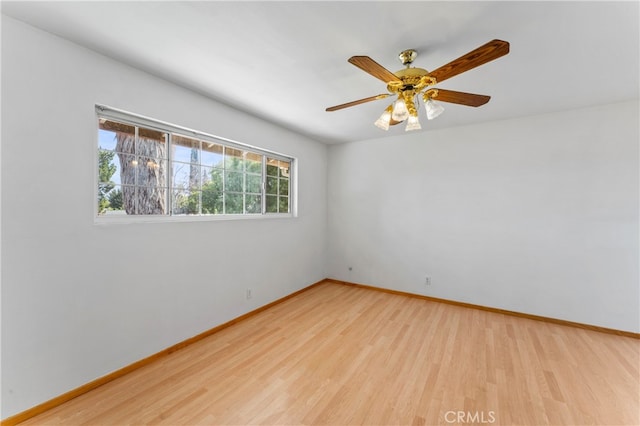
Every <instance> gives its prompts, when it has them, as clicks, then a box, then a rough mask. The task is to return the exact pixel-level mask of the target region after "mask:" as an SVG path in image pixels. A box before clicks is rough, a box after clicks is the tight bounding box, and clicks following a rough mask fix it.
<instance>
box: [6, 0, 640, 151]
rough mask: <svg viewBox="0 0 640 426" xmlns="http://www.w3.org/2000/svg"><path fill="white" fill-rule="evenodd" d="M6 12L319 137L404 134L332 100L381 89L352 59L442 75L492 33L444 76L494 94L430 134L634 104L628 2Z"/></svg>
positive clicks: (61, 6) (637, 66)
mask: <svg viewBox="0 0 640 426" xmlns="http://www.w3.org/2000/svg"><path fill="white" fill-rule="evenodd" d="M1 6H2V13H3V14H6V15H8V16H11V17H14V18H17V19H20V20H22V21H25V22H27V23H29V24H32V25H34V26H36V27H40V28H42V29H44V30H46V31H49V32H52V33H54V34H57V35H60V36H62V37H64V38H67V39H69V40H72V41H74V42H76V43H79V44H81V45H84V46H86V47H89V48H91V49H93V50H96V51H98V52H101V53H103V54H105V55H107V56H110V57H113V58H115V59H117V60H119V61H122V62H125V63H128V64H131V65H132V66H135V67H137V68H140V69H142V70H145V71H147V72H149V73H152V74H155V75H157V76H160V77H162V78H165V79H167V80H170V81H173V82H175V83H177V84H180V85H182V86H184V87H187V88H189V89H192V90H195V91H197V92H199V93H202V94H204V95H206V96H209V97H211V98H213V99H216V100H218V101H222V102H224V103H226V104H228V105H230V106H233V107H235V108H237V109H240V110H243V111H246V112H248V113H251V114H253V115H256V116H259V117H261V118H263V119H265V120H268V121H271V122H274V123H277V124H278V125H281V126H283V127H286V128H289V129H291V130H293V131H296V132H298V133H302V134H305V135H308V136H309V137H311V138H313V139H315V140H318V141H321V142H325V143H341V142H347V141H354V140H363V139H371V138H378V137H385V136H390V135H392V134H402V133H404V125H398V126H395V127H392V128H391V129H390V130H389V131H388V132H384V131H382V130H380V129H378V128H376V127H374V126H373V121H375V119H376V118H377V117H378V116H379V115H380V113H381V112H382V111H383V110H384V109H385V108H386V106H387V105H388V104H389V100H387V101H384V100H380V101H374V102H370V103H367V104H363V105H358V106H355V107H352V108H348V109H344V110H340V111H335V112H325V108H326V107H328V106H332V105H336V104H341V103H345V102H348V101H352V100H356V99H361V98H365V97H368V96H373V95H376V94H379V93H385V92H386V88H385V84H384V83H383V82H381V81H379V80H377V79H376V78H374V77H372V76H370V75H368V74H366V73H365V72H363V71H361V70H360V69H358V68H356V67H354V66H353V65H351V64H349V63H348V62H347V59H348V58H349V57H351V56H353V55H367V56H370V57H371V58H373V59H374V60H375V61H377V62H379V63H380V64H381V65H383V66H384V67H386V68H388V69H389V70H391V71H397V70H399V69H401V68H402V65H401V64H400V62H399V61H398V59H397V55H398V53H400V51H402V50H404V49H409V48H413V49H417V50H418V52H419V54H418V58H417V59H416V61H415V62H414V65H415V66H418V67H421V68H426V69H428V70H434V69H436V68H438V67H440V66H441V65H444V64H446V63H448V62H450V61H452V60H453V59H455V58H457V57H459V56H461V55H463V54H465V53H467V52H469V51H470V50H473V49H475V48H476V47H479V46H480V45H482V44H484V43H485V42H487V41H490V40H492V39H495V38H497V39H501V40H506V41H508V42H510V44H511V52H510V53H509V54H508V55H506V56H503V57H502V58H499V59H497V60H495V61H493V62H490V63H488V64H485V65H483V66H481V67H479V68H475V69H473V70H470V71H468V72H466V73H464V74H461V75H458V76H456V77H453V78H451V79H450V80H447V81H446V82H443V83H442V85H441V86H438V87H441V88H446V89H451V90H458V91H463V92H471V93H478V94H483V95H490V96H491V97H492V98H491V101H490V102H489V103H488V104H486V105H484V106H481V107H479V108H471V107H465V106H459V105H454V104H444V105H445V107H446V111H445V112H444V113H443V114H442V115H441V116H440V117H438V118H437V119H436V120H433V121H429V122H427V120H426V119H424V118H422V119H421V122H422V125H423V126H422V127H423V130H422V131H423V132H424V131H428V130H429V129H441V128H444V127H451V126H460V125H466V124H471V123H478V122H483V121H490V120H500V119H507V118H512V117H518V116H525V115H532V114H541V113H545V112H550V111H559V110H566V109H573V108H579V107H584V106H592V105H596V104H600V103H612V102H620V101H625V100H630V99H638V97H639V92H640V84H639V81H640V77H639V76H640V30H639V22H640V11H639V3H638V2H637V1H626V2H611V1H607V2H575V1H574V2H550V1H543V2H520V1H513V2H507V1H498V2H482V1H473V2H458V1H445V2H441V1H411V2H399V1H384V2H383V1H354V2H343V1H335V2H327V1H319V2H310V1H297V2H293V1H285V2H275V1H258V2H246V1H233V2H220V1H196V2H188V1H179V2H167V1H164V2H149V1H128V2H115V1H113V2H108V1H107V2H95V1H84V2H57V1H54V2H7V1H3V2H2V4H1Z"/></svg>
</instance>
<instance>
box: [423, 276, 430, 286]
mask: <svg viewBox="0 0 640 426" xmlns="http://www.w3.org/2000/svg"><path fill="white" fill-rule="evenodd" d="M424 285H431V277H425V279H424Z"/></svg>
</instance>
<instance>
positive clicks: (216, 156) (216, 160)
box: [200, 141, 223, 167]
mask: <svg viewBox="0 0 640 426" xmlns="http://www.w3.org/2000/svg"><path fill="white" fill-rule="evenodd" d="M222 150H223V148H222V145H218V144H215V143H211V142H206V141H202V158H201V159H200V162H201V163H202V165H203V166H208V167H222V166H223V164H222V159H223V157H222Z"/></svg>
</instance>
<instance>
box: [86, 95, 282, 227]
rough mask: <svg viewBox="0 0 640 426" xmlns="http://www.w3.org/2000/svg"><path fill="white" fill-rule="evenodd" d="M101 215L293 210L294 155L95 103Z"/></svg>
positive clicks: (260, 213)
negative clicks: (259, 147) (269, 150)
mask: <svg viewBox="0 0 640 426" xmlns="http://www.w3.org/2000/svg"><path fill="white" fill-rule="evenodd" d="M96 111H97V115H98V159H97V161H98V171H97V175H98V176H97V177H98V179H97V214H98V217H99V218H111V217H123V216H147V217H148V216H157V217H180V216H183V217H193V216H205V217H206V216H208V217H214V216H229V215H234V216H238V215H242V216H254V217H260V216H264V215H290V214H291V212H292V199H291V169H292V165H293V159H292V158H289V157H286V156H282V155H279V154H275V153H270V152H267V151H262V150H259V149H256V148H252V147H247V146H244V145H242V144H239V143H236V142H232V141H229V140H226V139H222V138H218V137H215V136H211V135H206V134H203V133H199V132H195V131H191V130H187V129H182V128H179V127H177V126H173V125H168V124H165V123H159V122H154V121H153V120H149V119H146V118H142V117H138V116H134V115H131V114H127V113H123V112H120V111H116V110H111V109H109V108H107V107H102V106H97V107H96Z"/></svg>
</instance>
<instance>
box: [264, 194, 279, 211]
mask: <svg viewBox="0 0 640 426" xmlns="http://www.w3.org/2000/svg"><path fill="white" fill-rule="evenodd" d="M266 211H267V213H278V196H277V195H267V209H266Z"/></svg>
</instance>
